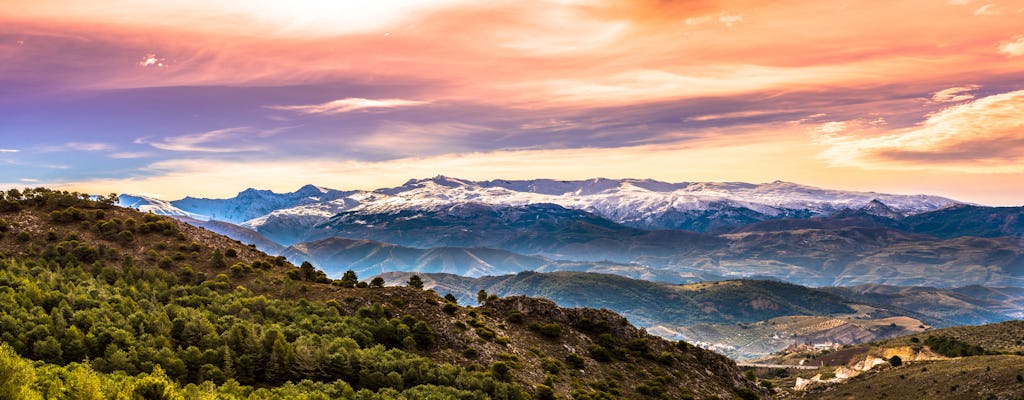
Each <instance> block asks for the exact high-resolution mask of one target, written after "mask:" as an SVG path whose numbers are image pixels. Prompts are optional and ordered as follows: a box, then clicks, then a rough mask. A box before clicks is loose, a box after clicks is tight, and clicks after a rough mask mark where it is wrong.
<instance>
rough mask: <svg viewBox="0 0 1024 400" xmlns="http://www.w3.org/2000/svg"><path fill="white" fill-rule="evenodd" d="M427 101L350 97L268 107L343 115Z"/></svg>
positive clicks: (425, 102)
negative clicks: (323, 101)
mask: <svg viewBox="0 0 1024 400" xmlns="http://www.w3.org/2000/svg"><path fill="white" fill-rule="evenodd" d="M428 103H429V102H427V101H418V100H405V99H381V100H374V99H363V98H358V97H349V98H347V99H340V100H333V101H328V102H326V103H320V104H307V105H291V106H283V105H278V106H267V108H269V109H271V110H279V111H292V112H297V113H300V114H342V113H347V112H353V111H360V110H374V109H387V108H396V107H412V106H419V105H424V104H428Z"/></svg>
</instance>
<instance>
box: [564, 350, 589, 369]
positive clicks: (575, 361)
mask: <svg viewBox="0 0 1024 400" xmlns="http://www.w3.org/2000/svg"><path fill="white" fill-rule="evenodd" d="M565 363H566V364H569V366H570V367H572V368H573V369H583V366H584V365H585V362H584V360H583V357H582V356H580V355H579V354H576V353H569V355H567V356H565Z"/></svg>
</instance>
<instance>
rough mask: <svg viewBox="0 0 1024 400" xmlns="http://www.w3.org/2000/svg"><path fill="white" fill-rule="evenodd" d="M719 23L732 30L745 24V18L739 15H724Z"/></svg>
mask: <svg viewBox="0 0 1024 400" xmlns="http://www.w3.org/2000/svg"><path fill="white" fill-rule="evenodd" d="M718 22H721V23H722V25H725V26H726V27H727V28H732V27H733V25H736V24H738V23H740V22H743V16H742V15H739V14H735V15H732V14H725V13H722V15H720V16H718Z"/></svg>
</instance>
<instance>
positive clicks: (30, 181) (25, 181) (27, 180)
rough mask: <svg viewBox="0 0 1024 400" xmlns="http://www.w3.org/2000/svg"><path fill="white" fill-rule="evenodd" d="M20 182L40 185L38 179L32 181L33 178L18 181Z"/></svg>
mask: <svg viewBox="0 0 1024 400" xmlns="http://www.w3.org/2000/svg"><path fill="white" fill-rule="evenodd" d="M18 181H20V182H24V183H39V180H38V179H32V178H21V179H18Z"/></svg>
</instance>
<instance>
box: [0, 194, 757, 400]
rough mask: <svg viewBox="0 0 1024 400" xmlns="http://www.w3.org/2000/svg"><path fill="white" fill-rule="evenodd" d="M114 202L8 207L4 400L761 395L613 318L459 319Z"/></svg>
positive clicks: (549, 313)
mask: <svg viewBox="0 0 1024 400" xmlns="http://www.w3.org/2000/svg"><path fill="white" fill-rule="evenodd" d="M110 204H111V203H110V200H109V199H107V200H106V201H93V200H91V199H89V197H88V196H84V195H79V194H74V193H66V192H56V191H49V190H45V189H38V190H36V189H33V190H29V191H26V192H25V193H22V192H17V193H14V194H11V193H10V192H8V193H3V195H2V196H0V207H2V208H3V211H0V222H2V223H0V228H2V229H0V234H2V235H0V399H7V398H12V399H44V398H45V399H102V398H118V399H132V398H136V399H157V398H159V399H193V398H209V399H214V398H216V399H250V398H260V399H263V398H267V399H292V398H309V399H324V398H341V399H420V398H426V399H485V398H486V399H525V398H529V397H531V396H534V397H537V398H568V396H569V395H570V394H571V393H575V394H573V398H577V399H587V398H594V399H605V398H643V397H646V396H644V395H642V394H641V392H640V391H641V390H650V391H652V392H654V391H659V390H661V389H663V390H664V394H665V395H666V396H674V395H678V394H681V393H682V392H681V390H682V389H680V388H681V387H682V386H681V385H684V384H685V385H695V384H696V386H694V387H699V388H700V391H699V393H700V394H701V395H720V396H725V395H728V394H731V393H736V391H737V390H738V389H739V388H743V387H748V388H755V389H756V387H755V386H753V384H752V383H750V382H747V381H744V380H742V379H739V378H737V376H738V370H737V369H736V367H735V365H732V364H731V363H729V362H728V361H727V360H725V359H724V358H721V357H719V356H716V355H713V354H710V353H706V352H704V351H703V350H693V349H690V350H686V351H683V350H679V349H677V347H676V346H675V344H673V343H669V342H665V341H663V340H660V339H657V338H651V337H649V336H648V335H647V334H646V332H643V331H642V330H638V329H636V328H635V327H632V326H630V325H629V324H628V323H627V322H626V321H625V319H623V318H622V317H621V316H618V315H615V314H613V313H611V312H608V311H603V310H590V309H575V310H566V309H561V308H558V307H557V306H556V305H554V303H551V302H547V301H546V300H538V299H527V298H512V299H507V298H501V299H499V298H498V297H497V296H494V295H487V296H486V303H487V305H486V306H484V307H480V308H473V307H466V308H463V307H460V306H458V305H457V303H456V300H457V299H456V298H455V297H454V296H450V298H445V299H442V298H441V297H439V296H438V295H437V294H436V293H434V292H433V291H429V290H420V289H421V286H420V285H415V282H412V283H413V285H412V286H420V287H415V288H407V287H382V286H383V281H382V280H374V281H371V283H372V285H371V284H367V283H366V282H358V277H357V276H355V273H354V272H353V273H352V274H347V273H346V274H345V275H344V276H343V277H342V279H338V280H331V279H327V278H326V275H325V274H324V273H323V272H322V271H318V270H316V268H314V267H313V265H312V264H310V263H303V264H302V265H301V266H299V267H296V266H294V265H291V264H289V263H288V262H287V261H286V260H285V259H283V258H280V257H270V256H267V255H266V254H263V253H260V252H258V251H256V250H255V249H254V248H252V247H249V246H243V245H241V244H239V243H237V242H235V241H233V240H230V239H227V238H225V237H222V236H219V235H214V234H211V233H210V232H208V231H205V230H202V229H199V228H196V227H193V226H189V225H186V224H184V223H182V222H179V221H175V220H173V219H170V218H164V217H159V216H155V215H147V214H141V213H138V212H135V211H131V210H125V209H120V208H116V207H111V205H110ZM353 283H354V285H353ZM420 283H422V281H420ZM353 286H354V287H353ZM371 286H372V287H371ZM513 310H517V312H515V313H513V312H512V311H513ZM513 319H516V320H519V321H520V322H521V323H516V322H512V320H513ZM534 325H536V326H537V330H536V331H531V330H529V329H528V327H530V326H534ZM591 344H593V345H595V346H602V347H603V348H606V349H607V351H608V354H609V358H608V360H607V362H604V363H601V364H598V363H594V362H591V361H587V360H586V359H585V358H584V357H583V356H581V355H579V354H576V353H574V352H573V351H574V350H573V349H586V348H587V346H588V345H591ZM605 346H606V347H605ZM627 349H628V350H629V351H627ZM634 350H635V351H634ZM583 354H586V353H583ZM652 354H662V355H664V356H665V357H667V358H670V359H672V360H678V361H676V363H677V365H673V367H672V368H668V367H666V366H667V365H668V364H665V363H660V362H658V361H656V359H655V357H652V356H651V355H652ZM697 365H700V368H697V367H696V366H697ZM676 367H678V368H676ZM584 368H586V373H581V372H580V370H581V369H584ZM708 371H714V372H708ZM651 377H658V378H657V379H660V381H659V380H657V379H654V378H651ZM608 379H614V380H619V381H623V382H624V383H622V384H614V385H610V384H606V383H604V381H606V380H608ZM658 382H662V383H663V385H662V386H661V389H659V388H658V387H657V383H658ZM647 384H650V385H648V386H649V387H648V388H647V389H641V388H640V387H641V386H642V385H647Z"/></svg>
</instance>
